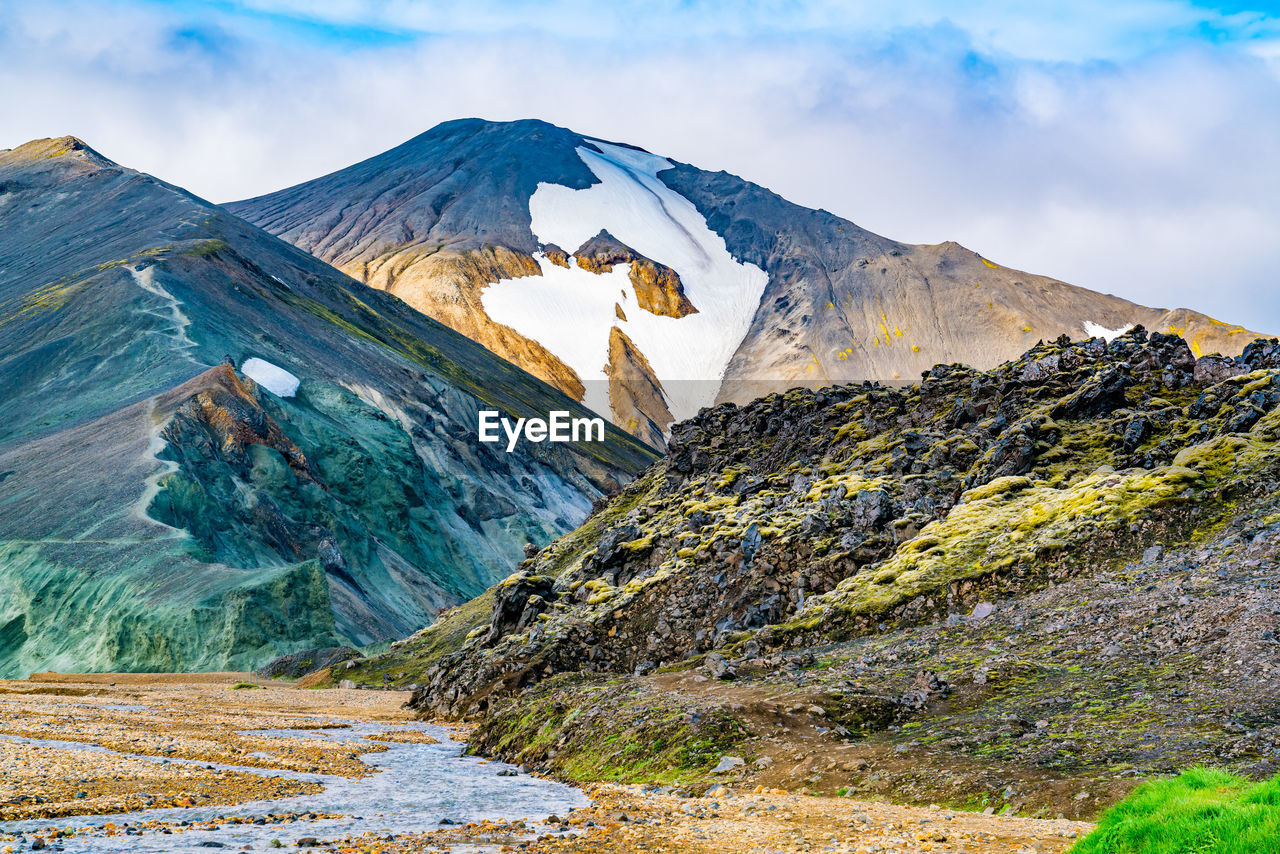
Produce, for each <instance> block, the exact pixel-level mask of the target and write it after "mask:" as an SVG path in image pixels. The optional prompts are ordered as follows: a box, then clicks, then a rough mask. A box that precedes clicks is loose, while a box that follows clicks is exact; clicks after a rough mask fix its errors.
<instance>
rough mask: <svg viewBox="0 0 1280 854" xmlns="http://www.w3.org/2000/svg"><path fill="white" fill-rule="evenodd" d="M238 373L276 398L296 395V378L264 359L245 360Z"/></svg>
mask: <svg viewBox="0 0 1280 854" xmlns="http://www.w3.org/2000/svg"><path fill="white" fill-rule="evenodd" d="M240 373H242V374H244V375H245V376H246V377H248V378H249V379H251V380H253V381H254V382H255V383H257V384H258V385H260V386H262V387H263V388H265V389H266V390H267V391H269V392H271V393H272V394H274V395H276V396H277V397H293V396H294V395H295V394H297V393H298V378H297V377H295V376H294V375H293V374H291V373H289V372H288V371H286V370H285V369H284V368H282V367H280V366H279V365H273V364H271V363H270V362H268V361H266V360H265V359H259V358H258V357H256V356H255V357H253V358H252V359H246V360H245V363H244V365H243V366H242V367H241V368H240Z"/></svg>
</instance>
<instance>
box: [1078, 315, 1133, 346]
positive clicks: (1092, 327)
mask: <svg viewBox="0 0 1280 854" xmlns="http://www.w3.org/2000/svg"><path fill="white" fill-rule="evenodd" d="M1132 328H1133V324H1132V323H1130V324H1129V325H1128V326H1118V327H1116V328H1115V329H1108V328H1107V327H1105V326H1103V325H1102V324H1100V323H1094V322H1093V321H1092V320H1086V321H1085V322H1084V334H1085V335H1088V336H1089V337H1090V338H1104V339H1106V340H1107V341H1108V342H1110V341H1111V340H1112V339H1113V338H1119V337H1120V336H1121V335H1123V334H1125V333H1126V332H1128V331H1129V330H1130V329H1132Z"/></svg>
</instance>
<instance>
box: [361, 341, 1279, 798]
mask: <svg viewBox="0 0 1280 854" xmlns="http://www.w3.org/2000/svg"><path fill="white" fill-rule="evenodd" d="M1277 403H1280V343H1277V342H1276V341H1274V340H1272V341H1258V342H1255V343H1253V344H1251V345H1249V346H1248V347H1247V348H1246V349H1245V350H1244V353H1243V355H1242V356H1240V357H1238V358H1234V359H1227V358H1220V357H1211V356H1205V357H1200V358H1196V357H1195V355H1194V354H1193V353H1192V351H1191V349H1190V348H1189V346H1188V345H1187V343H1186V342H1185V340H1184V339H1182V338H1179V337H1176V336H1169V335H1163V334H1160V333H1151V334H1148V333H1147V332H1146V331H1145V330H1142V329H1136V330H1134V331H1132V332H1130V333H1128V334H1125V335H1122V336H1120V337H1118V338H1116V339H1115V340H1113V341H1111V342H1109V343H1108V342H1106V341H1104V340H1103V339H1100V338H1093V339H1089V340H1086V341H1079V342H1071V341H1069V340H1067V339H1065V338H1063V339H1059V340H1057V341H1055V342H1052V343H1049V344H1039V345H1037V346H1036V347H1034V348H1032V349H1031V350H1030V351H1028V352H1027V353H1026V354H1024V355H1023V357H1022V358H1020V359H1018V360H1016V361H1012V362H1008V363H1005V364H1003V365H1001V366H999V367H997V368H995V369H993V370H990V371H977V370H973V369H971V368H967V367H962V366H959V365H944V366H937V367H935V368H933V369H931V370H930V371H928V372H927V373H926V374H925V375H924V377H923V379H922V381H921V382H920V383H919V384H917V385H914V386H911V387H908V388H902V389H895V388H886V387H883V386H878V385H872V384H861V385H846V386H836V387H831V388H826V389H822V390H819V391H811V390H793V391H790V392H787V393H786V394H775V395H772V396H769V397H766V398H764V399H762V400H759V401H755V402H753V403H751V404H749V405H747V406H743V407H738V406H735V405H732V404H724V405H721V406H718V407H716V408H715V409H712V410H709V411H707V412H704V413H703V414H702V415H700V416H699V417H698V418H696V419H693V420H691V421H688V422H684V423H681V424H678V425H677V426H676V427H675V429H674V430H673V432H672V441H671V444H670V447H669V455H668V457H667V458H666V459H665V460H663V461H662V462H660V463H658V464H656V465H654V466H653V467H651V468H650V469H649V470H648V471H647V472H646V473H645V474H644V475H643V476H642V477H640V478H639V479H637V480H636V481H635V482H634V483H632V484H631V485H630V486H628V487H627V488H626V489H625V490H624V491H623V492H622V493H621V494H620V495H619V496H618V497H617V498H615V499H614V500H613V501H612V502H611V503H610V504H608V505H607V506H606V507H604V508H603V509H601V510H600V511H598V512H597V513H595V514H594V515H593V516H592V517H591V518H590V519H589V520H588V521H587V523H586V524H585V525H584V526H583V527H582V528H579V529H578V530H577V531H575V532H573V533H572V534H569V535H568V536H566V537H563V538H561V539H560V540H557V541H556V542H554V543H552V544H551V545H549V546H547V547H546V548H544V549H542V550H541V551H539V552H537V553H536V554H532V555H531V556H530V557H529V559H527V560H526V561H525V562H523V563H522V564H521V565H520V566H519V567H518V571H517V572H516V573H515V574H513V575H511V576H510V577H509V578H507V579H506V580H505V581H503V582H502V583H501V584H500V585H498V586H497V587H495V588H494V589H493V590H491V591H489V592H488V593H487V594H486V596H485V597H482V598H481V599H479V600H476V601H475V602H473V603H470V604H468V605H467V606H464V607H463V608H459V609H454V610H451V611H449V612H447V613H446V614H444V615H442V618H441V620H440V621H439V623H438V624H437V625H436V626H434V627H432V628H430V629H428V630H427V631H425V632H422V633H420V634H419V635H417V636H415V637H414V638H412V639H410V640H408V641H406V642H403V643H400V644H398V645H396V646H395V647H393V649H392V651H391V652H390V653H388V654H387V655H385V656H382V657H377V658H374V659H369V660H367V661H365V662H362V663H359V664H352V665H350V673H352V674H354V675H355V676H356V678H366V677H367V676H369V675H372V674H382V673H386V674H388V676H389V678H393V679H399V680H400V681H401V683H402V684H403V683H415V684H417V685H418V686H419V687H418V690H417V692H416V693H415V695H414V704H415V705H416V706H417V707H418V708H419V709H421V710H423V711H424V712H426V713H431V714H462V715H480V716H482V718H483V719H484V720H485V724H484V726H483V727H482V729H481V731H480V733H479V735H478V736H477V746H478V747H480V748H481V749H484V750H487V751H489V752H495V753H500V754H502V755H505V756H508V757H518V758H520V759H521V760H522V761H527V762H529V763H530V764H542V765H546V766H547V767H549V768H552V769H554V770H559V771H561V772H562V773H572V772H573V769H574V768H581V767H585V765H584V763H585V764H589V763H590V762H591V761H604V762H606V765H608V763H609V758H608V757H602V756H600V755H596V754H593V753H590V751H591V750H593V749H595V750H599V749H600V748H599V745H600V744H602V743H605V744H607V743H610V742H609V739H610V738H614V739H623V740H625V739H626V736H625V733H626V732H628V731H639V730H642V729H643V728H644V727H652V728H654V730H653V732H656V733H660V734H663V738H664V739H665V738H667V737H669V736H671V735H672V733H675V732H677V731H679V732H681V733H683V735H681V738H683V737H685V736H687V735H689V732H687V730H688V729H689V727H690V726H691V724H690V721H691V720H692V721H702V722H703V723H701V724H698V726H697V727H694V729H695V730H697V731H699V732H701V731H702V730H703V729H705V728H706V727H708V726H711V727H712V729H713V730H714V732H712V733H709V734H708V733H705V732H704V733H703V734H702V735H697V733H694V735H695V736H697V737H699V738H701V737H703V736H705V737H706V738H708V739H710V743H712V744H714V745H716V747H715V748H714V750H713V751H712V752H716V751H721V752H735V751H736V752H738V753H740V754H741V752H742V751H746V753H751V752H752V751H754V752H755V753H756V755H759V756H762V757H770V758H769V761H768V762H767V763H765V764H764V765H761V766H759V767H743V768H741V769H738V770H737V771H735V772H734V773H735V774H737V776H736V777H734V779H752V780H755V779H756V778H757V777H759V781H760V782H764V783H766V784H769V781H770V780H774V781H775V782H776V781H777V780H779V779H781V780H782V781H783V782H784V783H785V784H786V785H789V786H791V785H802V784H805V785H812V786H813V787H815V788H821V787H823V786H825V787H828V788H831V789H835V788H837V787H844V788H848V787H850V786H854V785H856V786H857V787H858V790H859V791H870V792H878V793H881V794H886V795H892V796H895V797H918V798H920V799H921V800H924V801H926V802H928V801H929V800H931V799H935V798H944V799H946V800H948V801H954V802H965V801H966V798H967V797H968V796H969V794H972V790H973V787H994V786H996V785H999V786H1000V787H1002V788H1001V789H998V790H997V791H1003V787H1005V786H1008V787H1011V792H1017V793H1019V798H1018V800H1019V801H1021V802H1025V803H1032V802H1034V803H1035V804H1039V805H1040V807H1043V808H1045V809H1048V808H1049V807H1050V806H1052V807H1053V809H1054V811H1055V812H1056V811H1065V812H1067V813H1068V814H1071V815H1088V814H1091V811H1093V810H1096V809H1097V808H1098V807H1100V806H1102V805H1105V804H1106V803H1109V802H1111V801H1112V800H1114V799H1115V798H1116V797H1119V796H1120V795H1121V794H1123V792H1124V791H1125V790H1126V789H1127V787H1128V786H1129V785H1131V782H1129V781H1131V780H1132V779H1136V778H1137V777H1140V776H1141V775H1143V774H1147V773H1155V772H1159V771H1165V770H1170V769H1173V768H1177V767H1182V766H1184V765H1189V764H1194V763H1197V762H1214V763H1217V764H1222V763H1227V764H1233V765H1236V766H1239V767H1241V768H1244V769H1246V770H1251V771H1257V772H1258V773H1262V772H1264V771H1266V770H1267V769H1269V768H1272V767H1273V766H1274V765H1275V764H1276V763H1277V761H1280V729H1276V728H1275V727H1276V725H1277V723H1280V721H1277V720H1276V719H1275V717H1274V709H1275V703H1276V700H1277V699H1280V649H1278V648H1277V646H1276V641H1275V637H1274V636H1275V634H1276V632H1277V631H1278V630H1280V625H1277V615H1280V594H1277V593H1276V591H1275V583H1274V578H1273V577H1272V576H1273V574H1274V573H1273V570H1274V561H1275V558H1276V556H1277V553H1278V552H1280V539H1278V537H1280V504H1278V502H1280V497H1278V492H1277V483H1278V476H1280V408H1278V407H1277ZM708 680H710V681H708ZM576 707H589V708H594V709H596V710H597V712H596V713H593V714H592V715H589V716H585V715H582V716H578V715H573V714H569V713H568V712H569V710H572V709H573V708H576ZM691 714H692V715H694V717H693V718H690V717H689V715H691ZM716 721H719V722H720V723H714V722H716ZM779 724H781V725H783V726H785V727H786V730H785V731H784V730H778V729H776V728H775V727H776V726H777V725H779ZM793 731H794V732H804V733H808V735H807V736H806V738H808V737H810V736H811V737H812V738H813V739H816V740H817V741H816V742H814V743H810V744H809V746H808V747H807V748H804V749H803V750H802V749H801V748H796V751H795V756H793V755H792V753H791V749H790V747H787V748H786V749H783V748H781V747H778V745H777V744H776V743H775V742H776V741H777V739H776V738H773V736H781V735H783V734H784V732H787V733H789V732H793ZM788 737H789V736H788ZM783 740H784V741H786V738H784V739H783ZM619 743H621V742H619ZM663 743H667V742H666V741H664V742H663ZM671 743H675V742H671ZM592 744H595V745H597V746H596V748H592V747H591V745H592ZM770 745H773V746H770ZM824 745H825V746H824ZM819 748H821V749H819ZM822 750H827V751H830V750H839V751H845V750H847V751H850V752H847V753H838V754H831V755H832V756H837V755H838V756H844V757H846V759H847V760H848V761H845V760H840V761H836V760H835V759H830V761H828V759H821V756H823V755H826V754H823V753H822ZM806 751H807V752H806ZM814 751H817V752H814ZM904 754H905V755H904ZM627 755H628V756H630V754H627ZM718 757H719V753H718V752H717V753H716V756H715V757H712V758H713V759H715V758H718ZM624 758H626V757H624ZM686 759H687V757H686ZM633 760H634V761H635V762H639V760H638V759H635V758H634V757H631V758H626V761H623V760H622V759H621V758H619V757H617V756H615V757H613V760H612V762H613V765H614V766H616V767H615V770H616V771H617V773H618V774H619V775H620V776H623V777H637V778H643V777H645V776H646V775H651V774H653V773H657V771H658V770H659V769H650V770H645V768H646V767H647V766H643V765H642V764H629V763H632V762H633ZM704 760H708V757H701V758H700V759H697V760H695V761H692V765H693V766H698V763H699V762H701V761H704ZM802 760H803V761H802ZM682 761H684V760H680V759H678V758H672V759H671V763H672V764H671V765H669V766H666V767H667V771H671V770H672V769H674V768H677V766H678V765H679V763H680V762H682ZM774 762H777V763H779V764H778V765H777V767H774V766H773V763H774ZM859 762H861V765H859V764H858V763H859ZM846 765H848V766H849V767H845V766H846ZM708 769H709V766H702V770H703V772H704V773H705V772H706V771H707V770H708ZM1121 769H1128V773H1125V774H1122V775H1121V776H1118V777H1117V776H1115V773H1116V771H1118V770H1121ZM739 772H740V773H739ZM771 775H772V776H771ZM939 775H941V776H939ZM1081 788H1083V789H1084V790H1085V791H1086V792H1087V794H1086V795H1084V796H1082V797H1081V798H1080V799H1079V800H1077V799H1076V793H1077V792H1078V791H1081ZM989 791H990V789H988V792H989ZM1032 792H1034V793H1035V794H1034V797H1033V796H1032V794H1031V793H1032ZM1003 797H1004V798H1005V800H1007V801H1009V800H1011V799H1012V798H1013V795H1012V794H1008V793H1007V794H1005V795H1004V796H1003Z"/></svg>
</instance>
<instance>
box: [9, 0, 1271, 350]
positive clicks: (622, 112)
mask: <svg viewBox="0 0 1280 854" xmlns="http://www.w3.org/2000/svg"><path fill="white" fill-rule="evenodd" d="M0 91H3V92H4V93H5V99H6V109H5V110H4V111H3V112H0V147H2V146H12V145H17V144H19V143H21V142H24V141H26V140H28V139H32V138H36V137H43V136H53V135H59V134H65V133H74V134H76V135H78V136H81V137H83V138H84V139H85V140H87V141H88V142H89V143H90V144H91V145H93V146H94V147H96V148H98V149H99V150H100V151H102V152H103V153H104V154H106V155H108V156H110V157H113V158H114V159H116V160H119V161H120V162H122V163H125V164H126V165H130V166H133V167H136V168H139V169H143V170H146V171H149V172H152V173H154V174H157V175H159V176H161V177H163V178H165V179H167V180H170V181H173V182H175V183H178V184H181V185H183V186H186V187H188V188H189V189H191V190H193V191H194V192H196V193H199V194H201V195H203V196H206V197H208V198H211V199H213V200H215V201H226V200H229V199H234V198H240V197H244V196H249V195H254V194H258V193H262V192H268V191H270V190H273V189H277V188H279V187H282V186H287V185H289V184H292V183H296V182H298V181H302V180H305V179H307V178H311V177H314V176H316V175H319V174H322V173H325V172H328V171H332V170H333V169H337V168H341V167H342V166H345V165H347V164H349V163H351V162H354V161H356V160H359V159H362V158H364V157H367V156H369V155H371V154H374V153H377V152H379V151H382V150H384V149H386V148H389V147H391V146H393V145H396V144H398V143H399V142H402V141H403V140H405V139H407V138H409V137H411V136H413V135H415V134H417V133H419V132H421V131H423V130H425V129H427V128H428V127H431V126H432V125H434V124H436V123H438V122H440V121H444V120H447V119H451V118H457V117H460V116H472V115H478V116H483V117H486V118H494V119H514V118H523V117H530V116H533V117H539V118H544V119H547V120H549V121H553V122H555V123H557V124H562V125H565V126H569V127H572V128H574V129H576V130H579V131H581V132H583V133H587V134H591V135H596V136H601V137H604V138H608V139H616V140H623V141H627V142H631V143H634V144H637V145H642V146H644V147H646V148H648V149H650V150H652V151H655V152H657V153H660V154H663V155H666V156H668V157H672V158H675V159H679V160H684V161H687V162H691V163H694V164H697V165H699V166H702V167H704V168H708V169H727V170H729V171H731V172H735V173H737V174H740V175H742V176H744V177H747V178H749V179H751V180H754V181H757V182H759V183H761V184H764V185H766V186H768V187H770V188H771V189H774V190H776V191H777V192H779V193H781V194H783V195H784V196H787V197H788V198H790V199H792V200H794V201H796V202H799V203H802V204H806V205H810V206H812V207H823V208H826V209H828V210H831V211H834V212H836V213H838V214H840V215H842V216H845V217H847V218H849V219H851V220H853V221H854V222H857V223H858V224H860V225H862V226H864V227H867V228H870V229H872V230H875V231H878V232H880V233H882V234H886V235H888V236H891V237H894V238H897V239H900V240H907V241H913V242H920V243H933V242H939V241H942V240H948V239H954V240H958V241H960V242H961V243H963V244H965V245H966V246H969V247H971V248H973V249H976V250H978V251H980V252H982V253H983V254H985V255H987V256H988V257H991V258H992V259H994V260H996V261H998V262H999V263H1002V264H1006V265H1009V266H1014V267H1020V268H1023V269H1028V270H1032V271H1035V272H1039V273H1044V274H1047V275H1052V276H1057V277H1060V278H1062V279H1064V280H1066V281H1070V282H1073V283H1076V284H1080V285H1084V286H1086V287H1091V288H1095V289H1098V290H1102V291H1108V292H1112V293H1118V294H1121V295H1123V296H1126V297H1129V298H1132V299H1135V300H1138V301H1141V302H1145V303H1148V304H1152V305H1159V306H1174V305H1187V306H1190V307H1193V308H1198V309H1201V310H1204V311H1208V312H1209V313H1211V314H1214V315H1216V316H1219V317H1222V318H1224V319H1227V320H1232V321H1237V322H1242V323H1245V324H1248V325H1251V326H1253V328H1255V329H1261V330H1263V331H1270V332H1280V296H1278V294H1280V289H1278V288H1277V286H1276V282H1277V276H1276V272H1275V271H1277V270H1280V158H1278V157H1276V156H1275V152H1276V150H1277V148H1278V145H1277V140H1280V4H1276V3H1261V4H1249V3H1238V2H1224V3H1192V2H1186V0H1112V1H1111V2H1094V0H1080V2H1073V3H1057V2H1045V3H1034V4H1030V3H1026V2H1019V3H1014V2H997V1H996V0H989V2H975V3H955V2H952V3H941V2H925V1H924V0H900V2H897V3H894V4H886V3H847V2H834V0H826V2H822V0H813V2H801V0H774V2H741V1H740V2H718V3H713V2H673V1H672V0H666V2H663V0H659V1H658V2H648V3H637V2H628V0H618V2H607V3H589V2H584V0H552V2H538V3H534V2H513V0H506V2H498V0H474V2H469V3H439V2H396V1H395V0H379V2H372V0H335V2H327V3H326V2H320V3H317V2H304V0H242V1H241V0H224V2H194V0H177V2H152V0H121V2H92V3H89V2H77V0H66V1H65V2H60V3H57V4H49V3H44V2H23V0H0Z"/></svg>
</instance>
